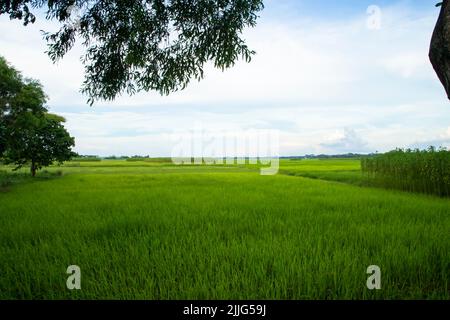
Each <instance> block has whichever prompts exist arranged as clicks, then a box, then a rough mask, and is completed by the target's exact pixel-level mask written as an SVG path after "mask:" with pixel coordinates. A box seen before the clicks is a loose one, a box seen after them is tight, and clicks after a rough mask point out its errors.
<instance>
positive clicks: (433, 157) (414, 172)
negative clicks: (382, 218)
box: [361, 147, 450, 196]
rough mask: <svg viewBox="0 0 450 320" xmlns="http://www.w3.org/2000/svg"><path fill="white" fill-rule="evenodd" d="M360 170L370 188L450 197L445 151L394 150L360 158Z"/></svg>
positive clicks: (449, 154) (449, 158)
mask: <svg viewBox="0 0 450 320" xmlns="http://www.w3.org/2000/svg"><path fill="white" fill-rule="evenodd" d="M361 169H362V172H363V173H365V175H366V177H367V179H368V181H369V182H370V183H371V184H373V185H377V186H382V187H385V188H395V189H400V190H405V191H412V192H422V193H427V194H434V195H439V196H450V152H449V151H448V150H445V149H439V150H436V149H435V148H433V147H430V148H429V149H427V150H410V149H407V150H402V149H396V150H394V151H391V152H388V153H385V154H380V155H377V156H373V157H369V158H364V159H362V160H361Z"/></svg>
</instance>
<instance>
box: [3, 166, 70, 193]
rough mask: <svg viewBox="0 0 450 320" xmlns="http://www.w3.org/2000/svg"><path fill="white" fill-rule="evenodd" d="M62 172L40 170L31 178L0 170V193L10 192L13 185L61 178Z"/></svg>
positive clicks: (25, 174) (21, 173)
mask: <svg viewBox="0 0 450 320" xmlns="http://www.w3.org/2000/svg"><path fill="white" fill-rule="evenodd" d="M62 175H63V172H62V171H61V170H58V171H55V172H49V171H47V170H42V171H40V172H38V173H37V174H36V176H35V177H32V176H31V174H29V173H25V172H15V171H12V170H9V171H8V170H0V193H6V192H9V191H11V189H12V188H13V187H14V186H15V185H19V184H24V183H31V182H35V181H43V180H50V179H54V178H57V177H61V176H62Z"/></svg>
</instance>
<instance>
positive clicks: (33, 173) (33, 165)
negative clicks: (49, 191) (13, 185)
mask: <svg viewBox="0 0 450 320" xmlns="http://www.w3.org/2000/svg"><path fill="white" fill-rule="evenodd" d="M31 176H32V177H35V176H36V164H35V163H34V161H31Z"/></svg>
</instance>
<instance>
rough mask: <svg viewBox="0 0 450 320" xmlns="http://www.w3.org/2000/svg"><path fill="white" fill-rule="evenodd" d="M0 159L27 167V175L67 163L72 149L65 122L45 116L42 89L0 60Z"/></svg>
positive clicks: (71, 154) (46, 113) (36, 82)
mask: <svg viewBox="0 0 450 320" xmlns="http://www.w3.org/2000/svg"><path fill="white" fill-rule="evenodd" d="M0 80H2V82H1V84H0V157H1V158H2V161H3V162H4V163H6V164H10V163H13V164H15V165H16V168H17V169H18V168H21V167H22V166H23V165H25V164H28V163H31V173H32V175H33V176H34V175H35V174H36V170H39V169H41V168H42V167H43V166H48V165H50V164H51V163H53V162H54V161H58V162H62V161H66V160H69V159H70V158H71V157H72V156H73V155H74V153H73V152H72V151H71V148H72V147H73V146H74V145H75V141H74V138H72V137H71V136H70V135H69V133H68V132H67V131H66V129H65V128H64V126H63V122H65V119H64V118H63V117H60V116H58V115H54V114H50V113H48V112H47V108H45V106H44V104H45V103H46V101H47V96H46V94H45V93H44V91H43V88H42V85H41V84H40V83H39V82H38V81H36V80H32V79H23V78H22V76H21V74H20V73H19V72H18V71H17V70H15V69H14V68H13V67H11V66H9V65H8V63H7V62H6V61H5V59H3V58H1V57H0Z"/></svg>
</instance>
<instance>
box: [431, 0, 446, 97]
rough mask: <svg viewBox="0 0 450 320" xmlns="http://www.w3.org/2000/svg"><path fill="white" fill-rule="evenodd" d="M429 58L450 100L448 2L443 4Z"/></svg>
mask: <svg viewBox="0 0 450 320" xmlns="http://www.w3.org/2000/svg"><path fill="white" fill-rule="evenodd" d="M429 57H430V61H431V64H432V65H433V68H434V70H435V71H436V74H437V76H438V77H439V80H440V81H441V83H442V85H443V86H444V89H445V91H446V92H447V97H448V98H449V99H450V3H449V1H448V0H444V1H443V2H442V5H441V12H440V14H439V18H438V21H437V23H436V27H435V29H434V32H433V36H432V38H431V44H430V53H429Z"/></svg>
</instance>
